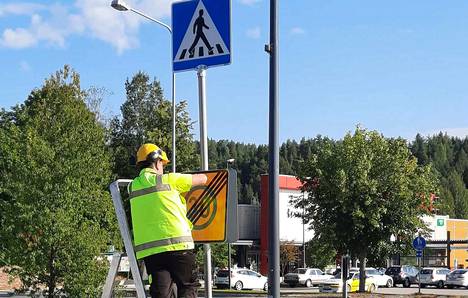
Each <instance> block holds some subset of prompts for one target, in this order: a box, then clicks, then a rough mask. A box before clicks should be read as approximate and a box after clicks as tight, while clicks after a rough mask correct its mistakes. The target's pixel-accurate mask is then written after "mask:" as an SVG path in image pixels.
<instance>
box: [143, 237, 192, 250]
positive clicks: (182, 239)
mask: <svg viewBox="0 0 468 298" xmlns="http://www.w3.org/2000/svg"><path fill="white" fill-rule="evenodd" d="M183 242H193V239H192V236H180V237H174V238H167V239H161V240H156V241H151V242H148V243H143V244H140V245H137V246H135V252H139V251H142V250H145V249H148V248H153V247H158V246H165V245H170V244H177V243H183Z"/></svg>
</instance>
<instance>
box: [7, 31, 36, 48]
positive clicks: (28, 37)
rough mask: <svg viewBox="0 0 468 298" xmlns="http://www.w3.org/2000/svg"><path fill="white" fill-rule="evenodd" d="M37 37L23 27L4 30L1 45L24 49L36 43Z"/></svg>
mask: <svg viewBox="0 0 468 298" xmlns="http://www.w3.org/2000/svg"><path fill="white" fill-rule="evenodd" d="M36 43H37V39H36V38H35V36H34V35H33V34H31V32H29V31H28V30H26V29H23V28H17V29H10V28H7V29H5V30H4V31H3V34H2V38H1V39H0V45H1V46H3V47H7V48H14V49H22V48H28V47H31V46H34V45H36Z"/></svg>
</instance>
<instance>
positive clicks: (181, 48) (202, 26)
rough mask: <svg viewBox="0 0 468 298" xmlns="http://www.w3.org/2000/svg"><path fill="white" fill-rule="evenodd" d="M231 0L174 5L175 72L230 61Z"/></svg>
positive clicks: (194, 1)
mask: <svg viewBox="0 0 468 298" xmlns="http://www.w3.org/2000/svg"><path fill="white" fill-rule="evenodd" d="M230 27H231V14H230V0H192V1H184V2H175V3H173V4H172V30H173V33H172V55H173V56H172V58H173V69H174V71H182V70H189V69H195V68H197V67H199V66H201V65H204V66H207V67H209V66H215V65H225V64H229V63H230V62H231V32H230V30H231V29H230Z"/></svg>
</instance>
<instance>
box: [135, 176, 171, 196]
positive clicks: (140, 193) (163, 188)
mask: <svg viewBox="0 0 468 298" xmlns="http://www.w3.org/2000/svg"><path fill="white" fill-rule="evenodd" d="M170 190H171V186H170V185H169V184H163V183H162V176H161V175H157V176H156V185H155V186H151V187H147V188H143V189H139V190H135V191H132V189H131V186H130V196H129V199H133V198H135V197H139V196H144V195H147V194H150V193H153V192H158V191H170Z"/></svg>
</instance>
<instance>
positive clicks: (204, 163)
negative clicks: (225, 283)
mask: <svg viewBox="0 0 468 298" xmlns="http://www.w3.org/2000/svg"><path fill="white" fill-rule="evenodd" d="M197 75H198V99H199V106H200V107H199V110H200V111H199V118H200V119H199V121H200V151H201V169H202V171H206V170H208V138H207V134H206V126H207V125H206V84H205V83H206V82H205V76H206V68H205V67H199V68H198V72H197ZM203 250H204V252H205V297H206V298H211V297H212V293H211V292H212V290H211V247H210V245H209V244H203Z"/></svg>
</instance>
